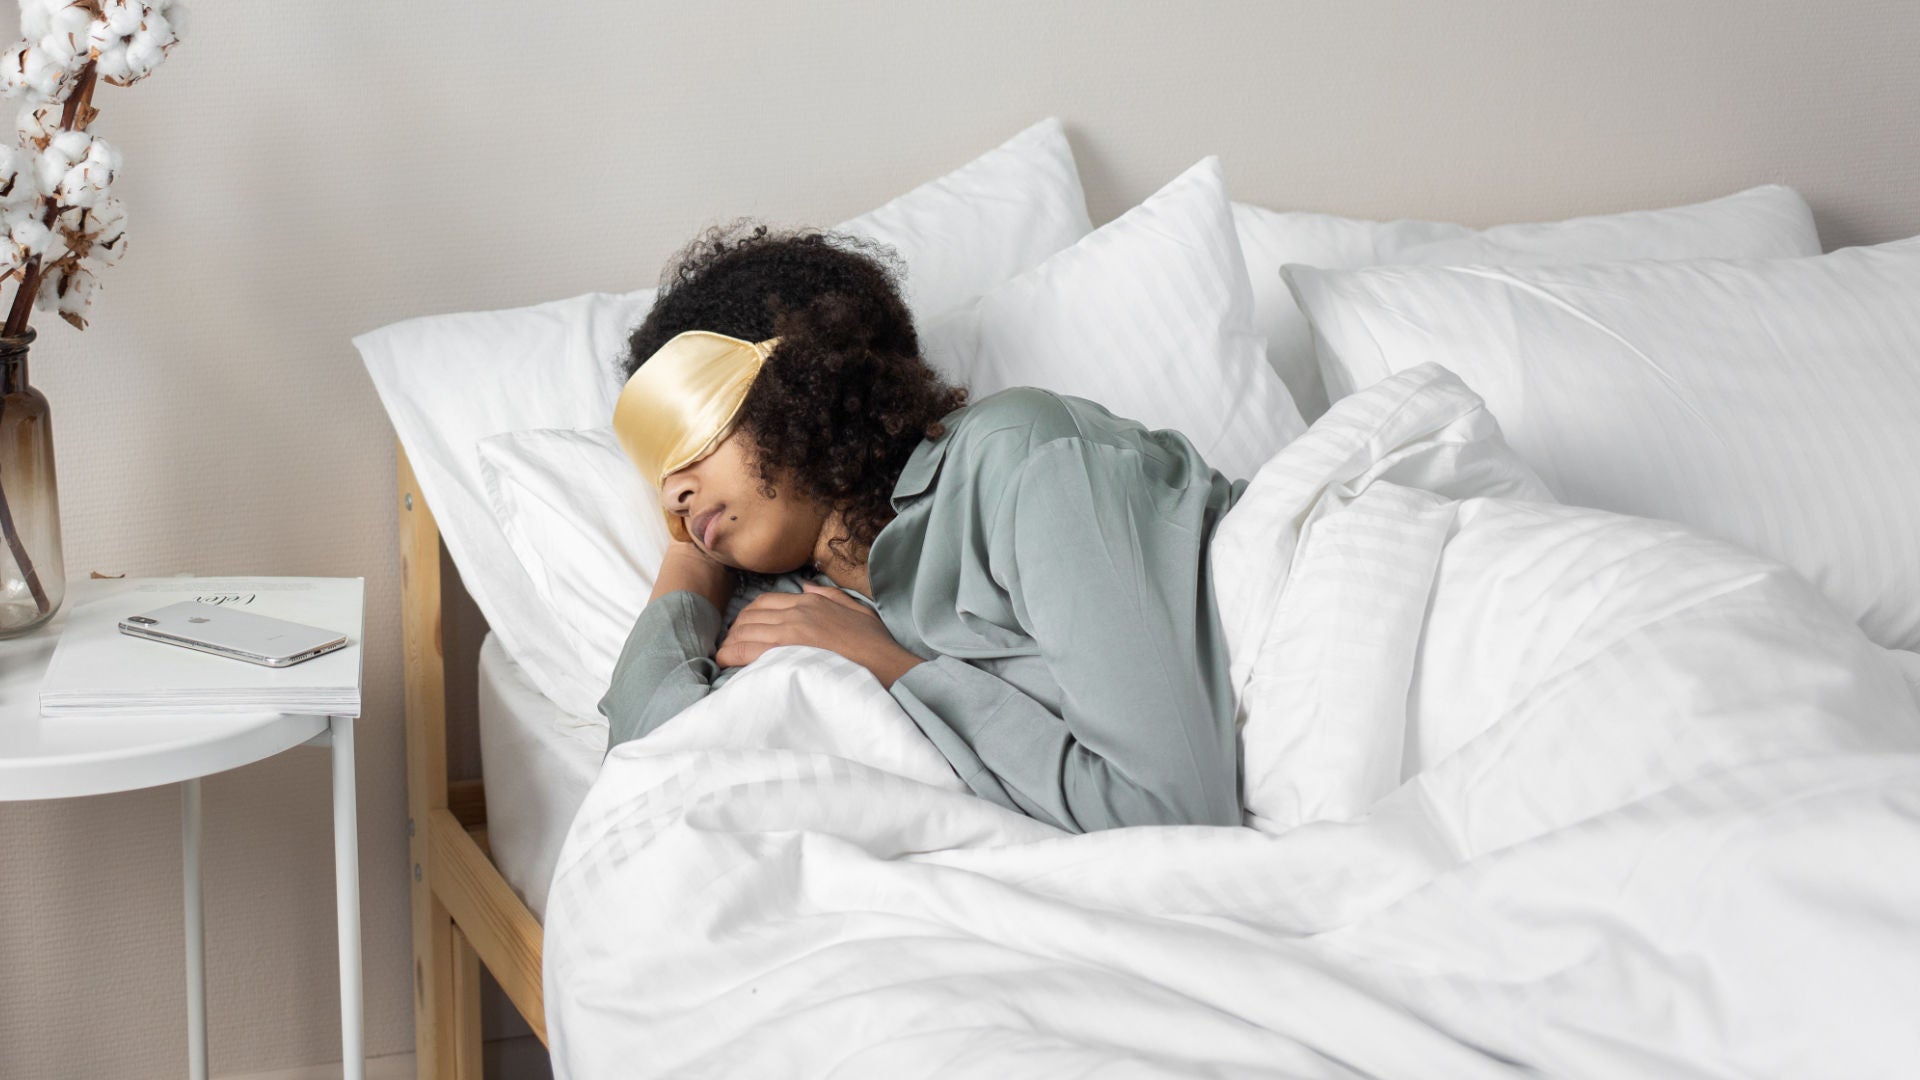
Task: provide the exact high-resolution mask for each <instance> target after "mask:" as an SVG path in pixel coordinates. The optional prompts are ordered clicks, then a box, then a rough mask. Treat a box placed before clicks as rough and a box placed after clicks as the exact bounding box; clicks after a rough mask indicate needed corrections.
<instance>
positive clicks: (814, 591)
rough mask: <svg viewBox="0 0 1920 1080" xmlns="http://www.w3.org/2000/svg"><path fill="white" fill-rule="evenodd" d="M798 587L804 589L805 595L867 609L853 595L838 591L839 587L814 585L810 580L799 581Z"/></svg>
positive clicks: (857, 608) (842, 605) (854, 607)
mask: <svg viewBox="0 0 1920 1080" xmlns="http://www.w3.org/2000/svg"><path fill="white" fill-rule="evenodd" d="M800 588H802V589H804V590H806V591H805V594H804V595H807V596H818V597H821V598H823V599H826V600H830V601H832V602H833V603H836V604H839V605H840V606H841V607H844V608H851V609H852V610H854V611H865V610H867V608H866V605H864V604H862V603H861V602H860V601H858V600H855V599H854V598H853V597H851V596H848V595H847V594H846V593H844V592H842V591H840V590H839V589H829V588H827V587H826V586H825V585H815V584H814V583H813V582H811V581H803V582H801V583H800Z"/></svg>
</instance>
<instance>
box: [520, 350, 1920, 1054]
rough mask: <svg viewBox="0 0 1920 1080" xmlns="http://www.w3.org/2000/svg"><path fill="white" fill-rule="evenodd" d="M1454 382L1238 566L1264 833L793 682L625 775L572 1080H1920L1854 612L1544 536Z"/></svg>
mask: <svg viewBox="0 0 1920 1080" xmlns="http://www.w3.org/2000/svg"><path fill="white" fill-rule="evenodd" d="M1542 498H1543V497H1542V496H1541V492H1540V489H1539V487H1538V484H1537V481H1536V480H1534V479H1533V477H1532V476H1531V475H1530V474H1528V473H1527V471H1526V470H1525V469H1524V468H1523V467H1521V466H1520V465H1519V464H1518V463H1517V462H1516V461H1515V460H1514V459H1513V458H1512V456H1511V455H1510V454H1509V453H1508V452H1507V450H1506V449H1505V447H1504V445H1503V444H1502V443H1501V441H1500V439H1499V436H1498V433H1497V431H1496V430H1495V429H1494V427H1493V425H1492V423H1491V421H1489V420H1488V419H1487V416H1486V413H1485V412H1484V410H1483V409H1481V408H1480V407H1479V403H1478V400H1477V399H1476V398H1474V397H1473V395H1472V394H1471V393H1470V392H1468V391H1467V390H1466V389H1465V387H1464V386H1462V385H1461V384H1460V383H1459V382H1458V380H1456V379H1454V378H1453V377H1452V376H1451V375H1448V374H1446V373H1445V372H1443V371H1440V370H1439V369H1437V368H1432V367H1427V368H1421V369H1416V370H1414V371H1410V372H1406V373H1404V374H1401V375H1398V376H1395V377H1393V378H1391V379H1389V380H1387V381H1386V382H1383V383H1381V384H1378V385H1376V386H1375V387H1373V388H1371V389H1369V390H1367V391H1363V392H1362V393H1360V394H1358V395H1355V396H1353V397H1350V398H1347V399H1345V400H1344V401H1342V402H1341V403H1340V404H1339V405H1338V406H1336V408H1335V409H1334V410H1333V411H1332V412H1330V413H1328V414H1327V415H1326V416H1325V417H1323V418H1322V419H1321V420H1320V421H1319V422H1318V423H1317V424H1316V425H1315V426H1314V428H1313V429H1312V431H1310V432H1309V433H1308V434H1307V435H1305V436H1303V437H1302V438H1300V439H1299V440H1297V441H1296V442H1294V443H1293V444H1291V445H1290V446H1288V447H1287V448H1286V449H1285V450H1283V451H1282V452H1281V453H1280V454H1278V455H1276V456H1275V457H1274V458H1273V460H1272V461H1271V462H1269V463H1268V464H1267V465H1266V466H1265V467H1264V468H1263V469H1262V471H1261V472H1260V473H1259V474H1258V475H1257V476H1256V477H1255V478H1254V480H1253V482H1252V484H1251V485H1250V486H1249V488H1248V490H1247V492H1246V494H1245V495H1244V496H1243V497H1242V499H1241V501H1240V503H1239V504H1237V505H1236V506H1235V508H1234V509H1233V510H1232V511H1231V512H1230V513H1229V514H1228V515H1227V517H1226V519H1225V520H1224V521H1223V523H1222V525H1221V527H1220V532H1219V534H1218V537H1217V539H1216V541H1215V543H1214V546H1213V549H1212V552H1213V554H1212V557H1213V560H1214V569H1215V571H1216V578H1217V594H1218V598H1219V600H1220V607H1221V614H1222V618H1223V621H1224V622H1225V625H1226V629H1227V634H1228V643H1229V648H1230V655H1231V657H1232V664H1233V673H1234V678H1235V685H1236V688H1237V689H1238V692H1239V694H1240V701H1241V720H1242V724H1243V727H1242V749H1243V759H1244V784H1243V789H1244V796H1245V803H1246V806H1247V810H1248V816H1247V821H1248V825H1249V826H1251V827H1247V828H1206V827H1178V828H1136V829H1120V830H1112V831H1108V832H1103V833H1094V834H1089V835H1085V836H1077V835H1069V834H1066V833H1062V832H1060V831H1059V830H1057V829H1054V828H1052V827H1050V826H1047V825H1043V824H1041V823H1039V822H1037V821H1033V820H1031V819H1028V818H1025V817H1021V816H1019V815H1017V814H1014V813H1011V812H1009V811H1006V810H1003V809H1001V808H999V807H997V806H995V805H993V804H991V803H988V802H986V801H984V800H981V799H978V798H975V797H973V796H972V795H970V794H969V793H968V792H967V791H966V788H965V786H964V785H963V784H962V783H961V782H960V780H959V779H958V778H957V777H956V776H955V775H954V773H953V771H952V770H951V769H950V768H949V767H948V766H947V764H946V762H945V760H944V759H943V758H941V756H940V755H939V754H938V752H937V751H935V750H934V749H933V747H932V745H931V744H929V743H928V742H927V741H926V740H925V738H923V737H922V736H921V735H920V734H919V732H918V730H917V729H916V728H915V727H914V725H913V723H912V722H911V721H910V720H909V719H908V717H907V716H906V714H905V713H904V712H902V711H901V710H900V709H899V708H897V707H896V706H895V705H894V703H893V700H892V698H891V697H889V696H888V694H887V693H886V692H885V691H884V690H882V689H881V688H880V686H879V685H878V684H877V683H876V682H875V681H874V680H873V679H872V678H871V677H870V676H868V675H867V673H866V672H865V671H863V670H861V669H859V668H857V667H855V666H853V665H852V664H850V663H849V662H846V661H844V660H842V659H840V658H839V657H836V656H833V655H832V654H828V653H824V652H821V651H817V650H811V649H801V648H786V649H778V650H774V651H772V652H769V653H767V654H766V655H765V656H764V657H763V658H762V659H760V660H759V661H756V663H755V664H754V665H753V666H752V667H751V668H750V669H749V670H747V671H744V672H742V673H740V674H739V675H738V676H736V677H735V678H734V679H733V680H732V681H731V682H730V683H729V685H728V686H726V687H725V688H724V689H722V690H721V691H720V692H718V693H715V694H713V695H712V696H710V697H708V698H707V699H705V700H704V701H702V702H701V703H700V704H698V705H697V706H695V707H694V708H691V709H689V710H687V711H686V712H685V713H683V714H682V715H680V716H678V717H676V718H674V719H673V720H672V721H670V722H669V723H667V724H666V725H664V726H662V727H661V728H659V729H658V730H657V731H655V732H654V733H652V734H650V735H649V736H648V737H647V738H645V739H641V740H637V741H635V742H631V743H627V744H625V745H623V746H622V747H620V748H619V749H617V750H615V751H614V752H613V753H612V754H611V755H609V757H608V759H607V762H606V765H605V767H604V769H603V771H602V773H601V775H600V777H599V779H598V780H597V781H596V782H595V784H594V786H593V789H592V791H591V792H590V793H589V795H588V797H587V800H586V803H585V804H584V805H583V806H582V808H581V810H580V813H579V816H578V817H577V818H576V819H575V821H574V824H573V827H572V830H571V832H570V833H569V835H568V838H567V842H566V845H565V847H564V848H563V850H562V852H561V855H560V860H559V866H558V869H557V872H556V874H555V877H554V881H553V886H552V892H551V895H550V898H549V901H548V920H547V927H546V954H545V955H546V961H545V963H546V972H545V976H546V1002H547V1020H548V1024H549V1032H550V1034H551V1037H552V1040H553V1042H552V1047H553V1053H554V1064H555V1067H556V1071H557V1072H558V1073H559V1075H561V1076H566V1077H628V1076H643V1075H660V1074H673V1075H685V1076H747V1077H786V1076H795V1077H802V1076H836V1077H886V1078H895V1077H917V1076H951V1075H964V1076H975V1075H977V1076H990V1077H995V1078H1006V1077H1062V1076H1081V1075H1088V1074H1097V1075H1102V1076H1108V1075H1111V1076H1135V1075H1139V1076H1146V1075H1154V1076H1158V1075H1207V1076H1289V1077H1292V1076H1298V1077H1323V1076H1327V1077H1332V1076H1338V1077H1346V1076H1392V1077H1421V1078H1427V1077H1445V1076H1513V1075H1553V1076H1587V1077H1662V1076H1676V1077H1733V1076H1755V1075H1760V1076H1783V1077H1808V1076H1835V1077H1850V1078H1857V1077H1874V1076H1890V1077H1891V1076H1911V1075H1914V1074H1915V1073H1916V1071H1917V1070H1920V1020H1917V1019H1916V1018H1920V711H1917V710H1916V706H1915V702H1914V697H1913V693H1912V691H1911V690H1910V689H1909V687H1908V684H1907V683H1906V681H1905V680H1904V679H1903V677H1902V675H1901V673H1900V671H1899V669H1898V668H1897V667H1896V666H1895V664H1894V663H1893V661H1892V660H1891V659H1890V658H1889V656H1888V654H1886V653H1884V652H1883V651H1882V650H1880V649H1878V648H1876V647H1875V646H1873V645H1871V644H1870V643H1869V642H1868V641H1867V640H1866V639H1865V638H1864V637H1863V636H1861V634H1860V632H1859V631H1858V630H1857V629H1855V628H1854V627H1853V626H1852V625H1850V624H1849V623H1847V622H1846V621H1845V620H1844V619H1843V618H1842V617H1841V616H1839V615H1838V614H1836V613H1835V612H1833V611H1832V610H1830V609H1829V608H1828V606H1827V605H1826V604H1825V603H1824V602H1823V601H1822V600H1821V599H1820V598H1819V597H1818V596H1817V595H1816V594H1815V593H1814V592H1813V591H1812V588H1811V586H1809V585H1807V584H1805V583H1804V582H1803V581H1801V580H1800V579H1799V578H1797V577H1795V576H1793V575H1792V574H1790V573H1789V572H1787V571H1785V570H1784V569H1781V568H1780V567H1778V566H1777V565H1775V564H1773V563H1770V562H1767V561H1765V560H1762V559H1761V558H1759V557H1758V556H1754V555H1749V554H1746V553H1744V552H1742V551H1740V550H1738V549H1735V548H1731V547H1727V546H1723V545H1720V544H1717V543H1713V542H1710V541H1707V540H1704V539H1701V538H1699V537H1697V536H1695V535H1694V534H1691V533H1688V532H1686V531H1684V530H1682V529H1680V528H1679V527H1677V526H1671V525H1667V524H1663V523H1659V522H1653V521H1647V520H1642V519H1635V518H1625V517H1618V516H1614V515H1609V514H1603V513H1599V512H1595V511H1589V510H1581V509H1575V508H1570V507H1563V506H1558V505H1554V504H1552V503H1550V502H1545V501H1541V499H1542Z"/></svg>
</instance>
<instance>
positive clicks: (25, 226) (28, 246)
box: [7, 218, 67, 262]
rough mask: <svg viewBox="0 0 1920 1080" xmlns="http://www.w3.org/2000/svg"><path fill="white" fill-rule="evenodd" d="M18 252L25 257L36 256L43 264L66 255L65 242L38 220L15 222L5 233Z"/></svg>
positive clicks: (28, 219)
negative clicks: (15, 245) (18, 248)
mask: <svg viewBox="0 0 1920 1080" xmlns="http://www.w3.org/2000/svg"><path fill="white" fill-rule="evenodd" d="M7 235H8V236H10V237H11V238H12V239H13V242H14V243H16V244H18V245H20V250H21V251H22V252H24V253H25V254H27V255H38V256H40V258H41V260H42V261H44V262H53V261H56V260H58V259H60V258H61V257H63V256H65V255H66V253H67V242H66V240H65V239H64V238H62V237H61V235H60V234H59V233H57V232H54V231H53V230H52V229H49V228H47V227H46V225H44V224H42V223H41V222H40V220H39V219H38V218H27V219H26V220H24V221H19V222H16V223H15V224H14V226H13V228H12V229H10V230H9V231H8V233H7Z"/></svg>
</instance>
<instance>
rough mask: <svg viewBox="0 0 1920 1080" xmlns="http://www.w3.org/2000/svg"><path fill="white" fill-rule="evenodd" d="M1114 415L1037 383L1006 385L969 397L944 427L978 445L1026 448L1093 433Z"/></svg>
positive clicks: (962, 440)
mask: <svg viewBox="0 0 1920 1080" xmlns="http://www.w3.org/2000/svg"><path fill="white" fill-rule="evenodd" d="M1103 418H1104V422H1103ZM1114 419H1115V418H1114V417H1113V416H1112V414H1110V413H1107V411H1106V410H1105V409H1103V408H1101V407H1100V406H1099V405H1097V404H1095V403H1094V402H1091V401H1088V400H1087V399H1085V398H1079V397H1074V396H1073V395H1071V394H1059V393H1055V392H1054V391H1052V390H1043V389H1041V388H1040V387H1037V386H1010V387H1008V388H1007V389H1005V390H1000V391H996V392H995V393H991V394H988V395H986V396H985V397H982V398H978V399H976V400H974V401H972V402H970V403H969V404H968V405H967V406H966V408H964V409H962V410H961V412H960V415H959V416H957V417H955V418H954V420H953V422H952V423H951V424H950V425H949V427H950V430H951V435H952V436H953V438H954V440H955V442H956V443H960V444H969V445H974V446H978V447H981V448H985V447H987V446H990V445H992V446H1005V445H1008V444H1023V445H1022V448H1023V449H1026V450H1031V449H1033V448H1035V447H1037V446H1039V445H1040V444H1042V443H1047V442H1052V441H1053V440H1055V439H1060V438H1088V437H1092V436H1095V435H1098V434H1100V433H1101V432H1102V431H1104V430H1105V429H1106V428H1107V427H1109V426H1110V425H1111V423H1112V421H1113V420H1114Z"/></svg>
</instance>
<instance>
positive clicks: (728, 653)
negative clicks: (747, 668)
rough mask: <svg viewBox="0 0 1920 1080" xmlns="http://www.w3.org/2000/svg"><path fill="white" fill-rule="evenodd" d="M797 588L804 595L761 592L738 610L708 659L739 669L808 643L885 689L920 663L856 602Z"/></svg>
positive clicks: (817, 589)
mask: <svg viewBox="0 0 1920 1080" xmlns="http://www.w3.org/2000/svg"><path fill="white" fill-rule="evenodd" d="M800 587H801V588H802V589H804V590H805V591H804V592H801V593H797V594H796V593H785V592H768V593H762V594H760V595H759V596H757V597H755V598H754V600H753V602H752V603H750V604H748V605H747V606H746V607H744V608H742V609H741V610H740V615H739V617H738V618H736V619H734V620H733V628H732V629H730V630H728V631H727V638H726V640H725V641H723V642H721V643H720V649H719V651H718V652H716V653H715V654H714V661H715V662H716V663H718V664H719V665H720V666H721V667H740V666H742V665H744V664H748V663H751V662H753V661H754V660H757V659H759V657H760V654H761V653H763V652H766V651H767V650H768V649H772V648H776V647H778V646H781V645H812V646H814V647H815V648H820V649H827V650H829V651H831V652H836V653H839V654H840V655H841V656H844V657H846V658H847V659H849V660H851V661H853V662H854V663H856V664H859V665H860V666H861V667H863V668H866V669H867V670H868V671H871V672H873V677H874V678H876V679H879V680H880V685H881V686H884V687H887V688H889V689H891V688H892V687H893V683H894V680H895V679H898V678H899V677H900V676H902V675H905V674H906V673H907V670H908V669H909V668H911V667H913V666H914V665H915V664H918V663H920V662H921V661H920V657H918V656H915V655H914V654H912V653H910V652H908V651H907V650H905V649H903V648H901V647H900V643H899V642H897V641H895V640H893V635H892V634H891V633H888V632H887V624H886V623H883V622H881V621H880V616H879V615H878V614H877V613H875V612H874V611H873V610H872V609H870V608H868V607H866V606H865V605H863V604H861V603H860V601H858V600H855V599H854V598H853V597H851V596H848V595H847V594H845V593H843V592H841V591H840V590H839V589H828V588H824V587H822V586H819V585H815V584H813V583H812V582H810V581H809V582H802V583H801V586H800Z"/></svg>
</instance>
